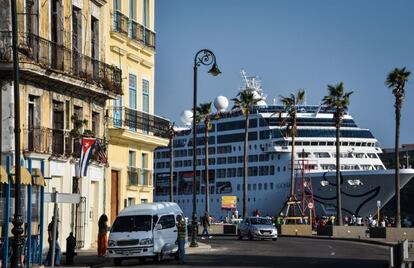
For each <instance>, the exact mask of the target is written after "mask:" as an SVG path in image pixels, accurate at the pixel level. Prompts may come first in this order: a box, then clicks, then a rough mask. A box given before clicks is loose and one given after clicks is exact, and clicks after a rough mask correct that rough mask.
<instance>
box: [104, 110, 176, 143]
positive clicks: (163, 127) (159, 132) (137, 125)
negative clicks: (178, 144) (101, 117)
mask: <svg viewBox="0 0 414 268" xmlns="http://www.w3.org/2000/svg"><path fill="white" fill-rule="evenodd" d="M110 111H111V115H110V117H111V118H110V119H111V120H110V123H112V126H113V127H116V128H122V127H127V128H129V129H131V130H133V131H137V130H140V131H142V132H144V133H147V134H150V135H151V134H152V135H154V136H157V137H161V138H168V130H169V125H170V122H169V121H168V120H167V119H164V118H162V117H159V116H155V115H152V114H148V113H144V112H141V111H137V110H134V109H130V108H127V107H120V106H114V107H112V108H111V109H110Z"/></svg>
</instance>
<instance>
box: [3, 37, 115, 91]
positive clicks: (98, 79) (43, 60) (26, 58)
mask: <svg viewBox="0 0 414 268" xmlns="http://www.w3.org/2000/svg"><path fill="white" fill-rule="evenodd" d="M18 39H19V52H20V53H19V57H20V59H19V60H20V62H22V63H25V62H34V63H37V64H39V65H40V66H42V67H45V68H50V69H54V70H57V71H62V72H65V73H67V74H69V75H73V76H76V77H78V78H81V79H82V80H86V81H88V82H95V83H97V84H98V85H100V86H102V87H103V88H104V89H105V90H106V91H109V92H112V93H115V94H122V78H121V77H122V73H121V70H120V69H118V68H117V67H116V66H113V65H108V64H106V63H104V62H101V61H99V60H96V59H93V58H91V57H88V56H86V55H83V54H81V53H79V52H77V51H75V50H71V49H68V48H66V47H65V46H63V45H61V44H57V43H55V42H52V41H50V40H47V39H44V38H42V37H40V36H37V35H34V34H30V33H19V36H18ZM0 40H1V41H0V61H7V62H10V61H12V54H11V52H12V49H11V32H10V31H7V32H0ZM9 40H10V42H9Z"/></svg>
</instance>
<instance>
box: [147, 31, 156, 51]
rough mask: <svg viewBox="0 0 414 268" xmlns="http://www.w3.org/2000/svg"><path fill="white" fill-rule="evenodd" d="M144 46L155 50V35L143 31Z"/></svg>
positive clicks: (151, 32)
mask: <svg viewBox="0 0 414 268" xmlns="http://www.w3.org/2000/svg"><path fill="white" fill-rule="evenodd" d="M145 45H147V46H149V47H151V48H153V49H155V33H154V32H153V31H151V30H149V29H145Z"/></svg>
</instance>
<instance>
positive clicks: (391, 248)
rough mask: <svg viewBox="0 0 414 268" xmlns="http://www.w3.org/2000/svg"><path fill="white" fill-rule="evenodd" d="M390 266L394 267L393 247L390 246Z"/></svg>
mask: <svg viewBox="0 0 414 268" xmlns="http://www.w3.org/2000/svg"><path fill="white" fill-rule="evenodd" d="M389 267H390V268H393V267H394V248H393V247H390V266H389Z"/></svg>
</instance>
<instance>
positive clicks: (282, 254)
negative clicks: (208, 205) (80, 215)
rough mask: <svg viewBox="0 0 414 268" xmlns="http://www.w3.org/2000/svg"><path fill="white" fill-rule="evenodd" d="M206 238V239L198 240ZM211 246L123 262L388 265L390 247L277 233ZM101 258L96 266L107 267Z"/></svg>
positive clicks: (287, 267)
mask: <svg viewBox="0 0 414 268" xmlns="http://www.w3.org/2000/svg"><path fill="white" fill-rule="evenodd" d="M201 241H202V242H206V241H207V240H201ZM211 247H212V248H211V249H207V250H205V251H204V252H200V250H198V252H197V253H193V254H189V255H187V260H186V263H185V264H179V263H177V262H176V261H175V260H174V259H173V258H172V257H166V258H165V259H164V260H163V261H162V263H160V264H158V265H155V264H154V263H153V262H152V260H148V261H146V262H145V263H140V262H139V261H138V260H128V261H124V262H123V263H122V266H129V267H132V266H139V267H155V266H162V267H278V268H279V267H280V268H291V267H292V268H293V267H295V268H296V267H307V268H313V267H315V268H323V267H330V268H342V267H343V268H359V267H361V268H371V267H372V268H381V267H387V263H388V256H389V255H388V254H389V251H388V250H389V249H388V247H386V246H380V245H372V244H365V243H357V242H349V241H339V240H325V239H309V238H290V237H280V238H279V239H278V241H260V240H259V241H248V240H242V241H239V240H236V238H235V237H214V238H213V239H212V240H211ZM111 265H112V263H111V262H110V261H108V260H104V261H102V262H101V263H100V264H99V265H96V266H95V267H108V266H111Z"/></svg>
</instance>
